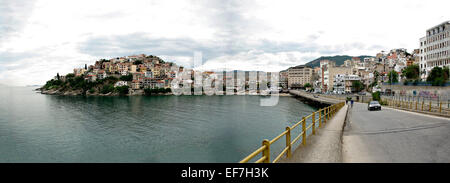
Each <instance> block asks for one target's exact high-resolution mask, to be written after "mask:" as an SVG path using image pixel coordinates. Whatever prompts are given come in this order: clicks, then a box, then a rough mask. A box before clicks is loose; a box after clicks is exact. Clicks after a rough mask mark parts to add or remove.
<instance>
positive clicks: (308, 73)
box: [288, 65, 314, 88]
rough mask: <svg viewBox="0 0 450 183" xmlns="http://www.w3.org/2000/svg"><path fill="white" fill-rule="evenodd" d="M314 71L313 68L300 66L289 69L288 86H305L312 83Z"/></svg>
mask: <svg viewBox="0 0 450 183" xmlns="http://www.w3.org/2000/svg"><path fill="white" fill-rule="evenodd" d="M313 73H314V70H313V69H312V68H311V67H308V66H305V65H300V66H296V67H291V68H289V69H288V86H289V88H291V87H292V86H298V85H301V86H303V85H305V84H306V83H310V84H312V83H311V78H312V75H313Z"/></svg>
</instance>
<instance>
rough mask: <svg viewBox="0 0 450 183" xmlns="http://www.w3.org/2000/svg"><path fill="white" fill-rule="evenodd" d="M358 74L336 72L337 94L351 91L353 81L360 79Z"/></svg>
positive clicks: (335, 91) (335, 89)
mask: <svg viewBox="0 0 450 183" xmlns="http://www.w3.org/2000/svg"><path fill="white" fill-rule="evenodd" d="M360 80H361V78H360V77H359V76H357V75H348V74H336V75H335V76H334V82H333V83H334V84H333V92H334V93H337V94H344V93H351V92H353V91H352V84H353V81H360Z"/></svg>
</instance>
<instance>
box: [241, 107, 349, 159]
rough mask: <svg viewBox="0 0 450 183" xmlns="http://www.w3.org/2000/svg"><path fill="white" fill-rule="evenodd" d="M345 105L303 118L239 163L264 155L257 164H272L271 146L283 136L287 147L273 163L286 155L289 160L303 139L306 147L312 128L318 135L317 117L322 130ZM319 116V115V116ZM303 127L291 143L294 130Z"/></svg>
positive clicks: (322, 110)
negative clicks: (307, 124)
mask: <svg viewBox="0 0 450 183" xmlns="http://www.w3.org/2000/svg"><path fill="white" fill-rule="evenodd" d="M344 105H345V102H341V103H337V104H334V105H331V106H328V107H326V108H323V109H320V110H318V111H316V112H313V113H312V114H310V115H309V116H306V117H303V118H302V120H301V121H299V122H298V123H296V124H294V125H293V126H292V127H289V126H288V127H286V131H284V132H283V133H281V134H280V135H278V136H277V137H275V138H274V139H272V140H270V141H269V140H267V139H264V140H263V142H262V146H261V147H260V148H258V149H257V150H256V151H254V152H253V153H251V154H250V155H248V156H247V157H245V158H244V159H242V160H241V161H240V162H239V163H247V162H249V161H250V160H252V159H253V158H254V157H256V156H258V155H259V154H260V153H262V155H261V158H260V159H258V160H256V161H255V163H270V162H271V161H270V145H272V144H273V143H275V142H276V141H278V140H280V139H281V138H282V137H283V136H286V147H285V148H284V149H283V150H282V151H281V153H280V154H279V155H278V156H277V157H275V159H274V160H273V161H272V163H276V162H278V161H279V160H280V159H281V158H282V157H283V155H285V154H286V157H287V158H289V157H291V155H292V146H293V145H294V144H295V143H296V142H297V141H298V140H300V138H301V139H302V145H304V146H305V145H306V138H307V134H306V133H307V130H309V129H311V128H312V134H310V135H315V134H316V116H318V121H319V126H318V127H319V128H322V125H323V123H326V122H327V121H328V120H330V118H331V117H332V116H334V114H336V112H337V111H339V109H341V108H342V107H343V106H344ZM317 114H318V115H317ZM309 118H311V121H312V123H311V124H310V125H309V126H306V121H307V119H309ZM300 125H301V126H302V127H301V128H302V129H301V132H300V134H299V135H298V136H297V137H296V138H294V140H292V141H291V131H292V130H294V129H295V128H296V127H298V126H300Z"/></svg>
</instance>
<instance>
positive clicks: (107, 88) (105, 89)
mask: <svg viewBox="0 0 450 183" xmlns="http://www.w3.org/2000/svg"><path fill="white" fill-rule="evenodd" d="M113 91H114V86H113V85H112V84H107V85H104V86H103V88H102V90H101V91H100V92H101V93H103V94H107V93H110V92H113Z"/></svg>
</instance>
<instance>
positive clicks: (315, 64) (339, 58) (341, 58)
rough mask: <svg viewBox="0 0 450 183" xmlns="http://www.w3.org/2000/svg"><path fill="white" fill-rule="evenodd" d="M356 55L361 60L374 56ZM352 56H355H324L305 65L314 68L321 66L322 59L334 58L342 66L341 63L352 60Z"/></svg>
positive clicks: (337, 64)
mask: <svg viewBox="0 0 450 183" xmlns="http://www.w3.org/2000/svg"><path fill="white" fill-rule="evenodd" d="M355 57H359V58H360V59H361V60H364V58H368V57H373V56H368V55H361V56H355ZM352 58H353V56H348V55H336V56H322V57H320V58H318V59H315V60H313V61H311V62H308V63H306V64H305V65H306V66H310V67H313V68H314V67H319V66H320V61H322V60H332V61H335V62H336V66H340V65H343V64H344V61H346V60H351V59H352Z"/></svg>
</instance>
